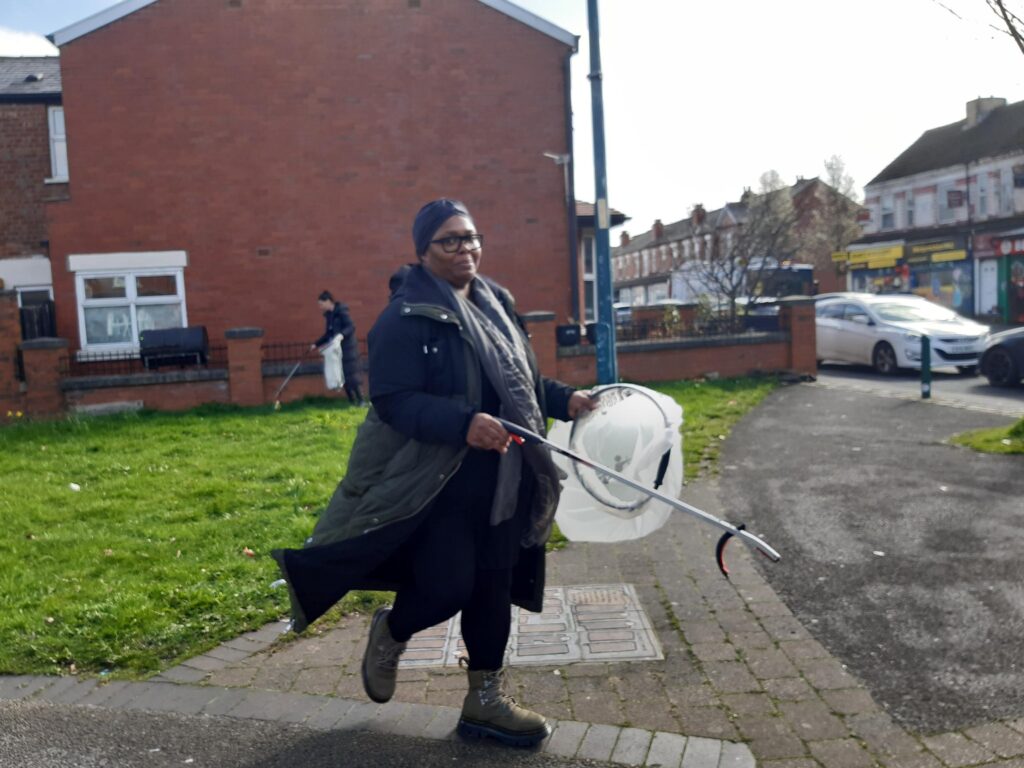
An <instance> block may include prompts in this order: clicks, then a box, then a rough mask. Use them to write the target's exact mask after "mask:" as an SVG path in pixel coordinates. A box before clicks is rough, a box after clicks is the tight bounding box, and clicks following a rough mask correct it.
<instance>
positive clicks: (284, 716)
mask: <svg viewBox="0 0 1024 768" xmlns="http://www.w3.org/2000/svg"><path fill="white" fill-rule="evenodd" d="M683 498H684V499H685V500H686V501H688V502H690V503H692V504H695V505H696V506H698V507H701V508H703V509H706V510H707V511H709V512H711V513H713V514H716V515H719V516H721V517H725V518H727V519H728V517H729V515H728V514H727V513H725V512H723V511H722V510H721V509H720V508H719V505H718V503H717V488H716V486H715V484H714V481H701V482H699V483H693V484H691V485H690V486H688V487H687V488H686V489H685V490H684V493H683ZM716 539H717V534H716V531H715V530H714V529H711V528H709V527H707V526H704V525H701V524H699V523H697V522H696V521H694V520H692V519H691V518H689V517H687V516H684V515H682V514H680V515H675V516H673V518H672V519H671V520H670V521H669V523H668V524H667V525H666V526H665V528H663V529H662V530H661V531H659V532H658V533H656V534H654V535H652V536H649V537H647V538H646V539H642V540H639V541H634V542H624V543H620V544H615V545H609V544H571V545H570V546H569V547H568V548H566V549H565V550H562V551H559V552H556V553H553V554H551V555H549V558H548V564H549V575H548V583H549V585H587V584H594V585H607V584H619V583H621V584H629V585H632V588H633V590H635V594H636V595H637V597H638V599H639V601H640V603H641V605H642V607H643V609H644V611H645V612H646V615H647V617H648V619H649V622H650V628H651V629H652V630H653V632H654V633H655V635H656V637H657V641H658V643H659V645H660V649H661V651H662V656H663V658H660V659H656V660H644V661H638V660H632V661H630V660H623V661H607V662H588V663H575V662H572V661H569V662H568V663H562V664H559V663H555V662H554V661H553V662H552V663H550V664H543V665H536V664H534V665H521V666H517V665H513V667H512V671H513V674H512V679H513V681H514V682H515V684H516V685H517V687H518V690H517V697H518V698H519V700H520V701H521V702H522V703H523V704H525V705H526V706H529V707H531V708H534V709H537V710H538V711H540V712H543V713H544V714H546V715H548V716H549V717H551V718H553V719H555V720H556V721H557V724H556V728H555V732H554V735H553V736H552V737H551V739H549V740H548V741H546V742H545V743H544V745H543V746H542V750H543V751H544V752H547V753H550V754H553V755H559V756H566V757H569V756H571V757H576V758H587V759H592V760H600V761H608V762H612V763H618V764H622V765H636V766H640V765H647V766H656V765H657V766H666V767H667V766H673V767H675V768H718V767H719V766H720V767H721V768H749V767H751V766H754V765H755V764H757V765H762V766H772V767H773V768H815V767H816V766H821V767H822V768H860V767H861V766H865V767H866V766H873V765H883V766H891V767H893V768H933V767H934V768H964V767H965V766H986V768H987V767H988V766H992V767H993V768H994V767H995V766H999V768H1024V718H1021V719H1018V720H1010V721H1004V722H997V723H991V724H988V725H985V726H981V727H976V728H971V729H967V730H965V731H962V732H954V733H947V734H939V735H932V736H921V735H916V734H914V733H910V732H908V731H906V730H905V729H903V728H902V727H900V726H899V725H898V724H897V723H896V722H895V721H894V720H893V718H892V717H890V715H889V714H887V713H886V711H885V710H884V709H883V708H882V707H881V706H880V705H878V704H877V703H876V702H875V701H874V700H873V699H872V696H871V694H870V692H869V691H868V690H867V688H866V687H865V686H864V685H863V684H862V683H861V682H860V681H859V680H857V679H856V678H854V677H853V676H852V675H851V674H850V673H849V672H848V671H847V670H846V669H845V668H844V665H843V664H842V663H841V662H840V661H839V660H838V659H836V658H834V657H832V656H831V655H830V654H829V653H828V651H827V650H826V649H825V648H824V647H823V646H822V645H820V644H819V643H818V642H817V641H816V640H814V638H813V637H812V636H811V635H810V634H809V633H808V632H807V630H806V629H805V628H804V627H803V626H801V624H800V622H799V621H797V619H796V618H795V617H794V615H793V614H792V612H791V611H790V610H789V608H787V607H786V605H785V604H784V603H783V602H782V601H781V600H780V599H779V597H778V596H777V595H776V593H775V592H774V591H773V590H772V589H771V587H770V586H769V585H768V584H767V583H766V582H765V580H764V579H763V578H762V577H761V576H760V574H759V573H758V571H757V569H756V568H755V566H754V563H753V561H752V556H751V555H750V554H749V553H748V552H747V550H745V549H744V548H743V547H742V546H740V545H738V544H735V543H734V544H732V545H730V552H729V558H730V563H729V564H730V568H731V570H732V575H731V578H730V579H728V580H727V579H725V578H723V577H722V576H721V575H720V573H719V572H718V570H717V567H716V565H715V560H714V544H715V540H716ZM782 554H783V557H785V554H786V553H785V552H783V553H782ZM766 567H773V566H771V565H770V564H769V565H767V566H766ZM366 625H367V618H366V617H362V616H349V617H345V618H343V619H341V620H340V621H339V622H338V623H336V624H331V625H327V624H322V625H317V626H316V627H314V628H312V629H311V630H310V631H308V632H307V633H306V634H305V635H303V636H302V637H299V638H294V637H292V636H290V635H286V636H282V634H281V632H282V629H283V627H284V625H283V624H280V623H278V624H272V625H268V626H267V627H265V628H263V629H262V630H259V631H257V632H253V633H250V634H247V635H244V636H242V637H239V638H237V639H235V640H232V641H230V642H228V643H225V644H224V645H222V646H220V647H218V648H215V649H213V650H211V651H210V652H208V653H206V654H203V655H202V656H199V657H197V658H194V659H190V660H189V661H186V662H185V663H183V664H181V665H179V666H177V667H174V668H172V669H169V670H167V671H166V672H164V673H163V674H161V675H160V676H158V677H155V678H153V679H151V680H150V681H148V682H143V683H125V682H117V681H115V682H110V683H107V684H99V683H97V681H95V680H85V681H77V680H75V679H71V678H64V679H59V678H37V677H27V678H0V699H3V698H8V699H10V698H28V697H38V698H40V699H45V700H49V701H53V702H57V703H62V704H78V705H93V706H97V707H109V708H123V709H143V710H152V711H166V712H176V713H182V714H209V715H224V716H227V717H234V718H247V719H260V720H272V721H280V722H286V723H302V724H305V725H306V726H308V727H310V728H316V729H353V730H366V729H369V730H376V731H382V732H385V733H394V734H400V735H407V736H418V737H425V738H431V739H441V740H449V739H451V738H453V735H452V731H453V728H454V725H455V722H456V720H457V718H458V711H459V710H458V707H459V706H461V702H462V697H463V695H464V692H465V678H464V674H463V673H461V672H459V671H458V670H457V669H452V668H450V667H431V668H422V667H421V668H411V669H403V670H401V671H400V674H399V685H398V691H397V693H396V696H395V699H394V700H393V701H392V702H390V703H388V704H385V705H376V704H372V703H370V702H368V701H367V700H366V698H365V696H364V694H363V692H362V686H361V683H360V677H359V663H360V659H361V654H362V649H363V645H364V643H365V633H366Z"/></svg>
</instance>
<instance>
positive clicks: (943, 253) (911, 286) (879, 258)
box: [833, 236, 974, 315]
mask: <svg viewBox="0 0 1024 768" xmlns="http://www.w3.org/2000/svg"><path fill="white" fill-rule="evenodd" d="M839 256H840V254H834V255H833V258H836V259H837V260H839V259H838V258H837V257H839ZM845 261H846V265H847V270H848V273H849V276H850V278H849V284H850V290H852V291H865V292H867V293H914V294H917V295H918V296H923V297H925V298H927V299H929V300H930V301H934V302H935V303H936V304H941V305H943V306H945V307H949V308H950V309H952V310H954V311H956V312H958V313H960V314H962V315H974V270H973V265H972V263H971V259H969V258H968V257H967V249H966V247H965V243H964V239H963V237H962V236H955V237H950V238H946V239H943V240H937V241H927V242H919V243H902V242H901V243H888V244H886V245H884V246H874V247H867V248H861V249H854V248H851V249H850V250H849V251H847V252H845Z"/></svg>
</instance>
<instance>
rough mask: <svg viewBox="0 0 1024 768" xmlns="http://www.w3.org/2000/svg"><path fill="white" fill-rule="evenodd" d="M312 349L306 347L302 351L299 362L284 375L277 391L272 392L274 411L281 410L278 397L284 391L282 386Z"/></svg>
mask: <svg viewBox="0 0 1024 768" xmlns="http://www.w3.org/2000/svg"><path fill="white" fill-rule="evenodd" d="M313 349H314V348H310V349H307V350H306V351H305V352H303V353H302V357H300V358H299V362H297V363H296V364H295V366H294V367H293V368H292V370H291V372H290V373H289V374H288V375H287V376H286V377H285V380H284V381H282V382H281V386H280V387H278V388H277V392H275V393H274V410H275V411H280V410H281V401H280V400H279V399H278V398H279V397H280V396H281V393H282V392H284V388H285V387H287V386H288V382H289V381H291V380H292V376H294V375H295V372H296V371H297V370H299V366H300V365H302V363H303V362H305V360H306V357H307V356H308V355H309V353H310V352H312V351H313Z"/></svg>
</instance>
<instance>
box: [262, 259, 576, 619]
mask: <svg viewBox="0 0 1024 768" xmlns="http://www.w3.org/2000/svg"><path fill="white" fill-rule="evenodd" d="M489 284H490V285H491V287H492V289H493V290H494V292H495V294H496V295H497V296H498V298H499V300H500V301H501V302H502V304H503V305H504V306H505V307H506V311H508V312H509V314H510V316H511V317H513V318H516V320H517V322H520V321H519V319H518V317H517V316H516V314H515V307H514V304H513V300H512V297H511V295H510V294H509V293H508V292H507V291H506V290H505V289H503V288H501V287H500V286H497V285H496V284H494V283H490V282H489ZM450 302H451V299H450V298H449V297H448V296H447V295H446V294H445V293H443V292H442V291H441V289H440V287H439V286H438V285H437V284H436V283H435V282H434V281H433V280H432V279H431V278H430V277H429V276H428V275H427V274H426V272H425V271H424V269H423V268H422V267H419V266H416V267H414V268H413V269H411V270H409V272H408V273H407V274H406V276H405V280H404V283H403V285H402V287H401V288H400V289H399V290H398V291H397V292H396V294H395V296H394V298H393V300H392V301H391V302H390V303H389V305H388V306H387V308H385V310H384V312H382V313H381V315H380V317H379V318H378V319H377V322H376V323H375V324H374V327H373V329H372V330H371V331H370V335H369V341H370V372H371V398H372V401H373V408H372V409H371V411H370V413H369V414H368V415H367V418H366V421H365V422H364V424H363V425H362V426H361V427H360V430H359V435H358V436H357V438H356V443H355V445H354V446H353V449H352V456H351V457H350V459H349V465H348V472H347V474H346V476H345V478H344V479H343V480H342V481H341V483H340V484H339V485H338V489H337V490H336V491H335V493H334V496H333V497H332V498H331V501H330V504H329V505H328V508H327V510H326V511H325V512H324V514H323V515H322V516H321V518H320V520H319V522H318V523H317V525H316V528H315V529H314V532H313V535H312V536H311V537H310V539H309V540H308V541H307V543H306V546H305V547H304V548H303V549H301V550H276V551H275V552H274V553H273V555H274V558H275V559H276V560H277V562H278V564H279V565H280V567H281V571H282V573H283V574H284V576H285V578H286V580H287V581H288V584H289V588H290V590H291V597H292V618H293V620H294V621H295V628H296V629H297V630H299V631H301V630H302V629H303V628H304V627H305V626H306V625H307V624H308V623H310V622H312V621H314V620H315V619H316V618H317V617H318V616H320V615H321V614H322V613H323V612H324V611H326V610H328V609H329V608H330V607H331V606H332V605H333V604H334V603H335V602H337V601H338V600H340V599H341V597H343V596H344V594H345V593H346V592H348V591H349V590H352V589H377V590H389V591H390V590H395V589H397V588H398V587H399V586H400V585H401V584H402V583H403V582H404V581H406V580H407V579H408V578H409V574H408V573H407V572H406V570H405V567H406V566H407V565H408V563H407V562H403V561H402V558H401V557H395V555H396V554H398V553H399V550H400V548H401V547H402V544H403V543H404V542H405V541H406V539H407V538H408V537H409V535H410V534H411V533H412V532H413V531H414V530H415V528H416V526H417V525H418V524H419V520H420V519H421V515H422V514H424V513H426V512H427V511H428V510H429V509H430V502H431V500H432V499H433V498H434V497H435V496H436V495H437V494H438V493H439V492H440V491H441V489H442V488H443V487H444V485H445V483H447V482H448V479H449V478H450V477H451V476H452V474H453V473H454V472H453V468H454V467H455V466H457V464H458V462H459V461H461V458H462V456H463V455H464V454H465V452H466V449H467V448H466V432H467V430H468V427H469V422H470V420H471V419H472V417H473V415H474V414H475V413H476V412H478V410H479V409H480V406H481V403H480V392H481V387H480V377H481V375H482V374H481V371H480V363H479V361H478V360H477V357H476V353H475V351H474V349H473V347H472V345H471V344H470V343H469V342H468V340H467V339H466V338H465V337H464V336H463V335H462V332H461V329H460V326H459V323H458V320H457V315H456V314H455V312H454V310H453V307H452V305H451V303H450ZM520 328H521V329H522V326H521V322H520ZM523 335H524V337H525V335H526V334H525V330H524V329H523ZM527 348H528V349H529V347H527ZM528 354H529V356H530V363H531V367H532V369H533V371H534V382H535V386H536V390H537V398H538V402H539V403H540V406H541V410H542V412H543V413H544V414H545V415H546V416H552V417H554V418H558V419H563V420H566V419H568V403H569V398H570V397H571V396H572V393H573V392H574V390H573V389H572V388H571V387H568V386H566V385H564V384H561V383H560V382H557V381H553V380H550V379H544V378H542V377H541V376H540V375H539V373H538V372H537V365H536V361H535V359H534V358H533V353H532V350H531V351H529V353H528ZM417 457H418V458H417ZM532 487H533V484H532V483H531V482H527V481H526V479H525V478H524V483H523V486H522V489H526V492H525V493H521V494H520V499H519V503H520V505H521V506H520V509H519V510H518V512H517V515H526V516H528V515H529V514H530V512H531V510H532V509H533V508H534V505H533V503H532V502H533V498H532V493H530V492H529V491H530V490H531V489H532ZM543 591H544V547H543V545H541V546H538V547H531V548H523V549H522V550H521V552H520V557H519V561H518V563H517V565H516V568H515V573H514V581H513V601H514V602H515V603H516V604H517V605H520V606H522V607H524V608H527V609H528V610H532V611H539V610H541V608H542V605H543Z"/></svg>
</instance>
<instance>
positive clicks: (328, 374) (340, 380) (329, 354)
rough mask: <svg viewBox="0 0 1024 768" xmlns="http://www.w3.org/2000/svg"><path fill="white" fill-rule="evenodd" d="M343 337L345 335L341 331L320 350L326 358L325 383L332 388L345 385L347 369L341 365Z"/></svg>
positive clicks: (339, 387) (335, 388)
mask: <svg viewBox="0 0 1024 768" xmlns="http://www.w3.org/2000/svg"><path fill="white" fill-rule="evenodd" d="M342 338H344V337H343V336H342V335H341V334H340V333H339V334H338V335H337V336H335V337H334V338H333V339H331V340H330V341H329V342H327V345H326V346H325V347H324V348H323V349H321V350H320V354H321V355H323V358H324V383H325V384H326V385H327V388H328V389H331V390H337V389H341V388H342V387H344V386H345V371H344V369H343V368H342V367H341V340H342Z"/></svg>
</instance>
